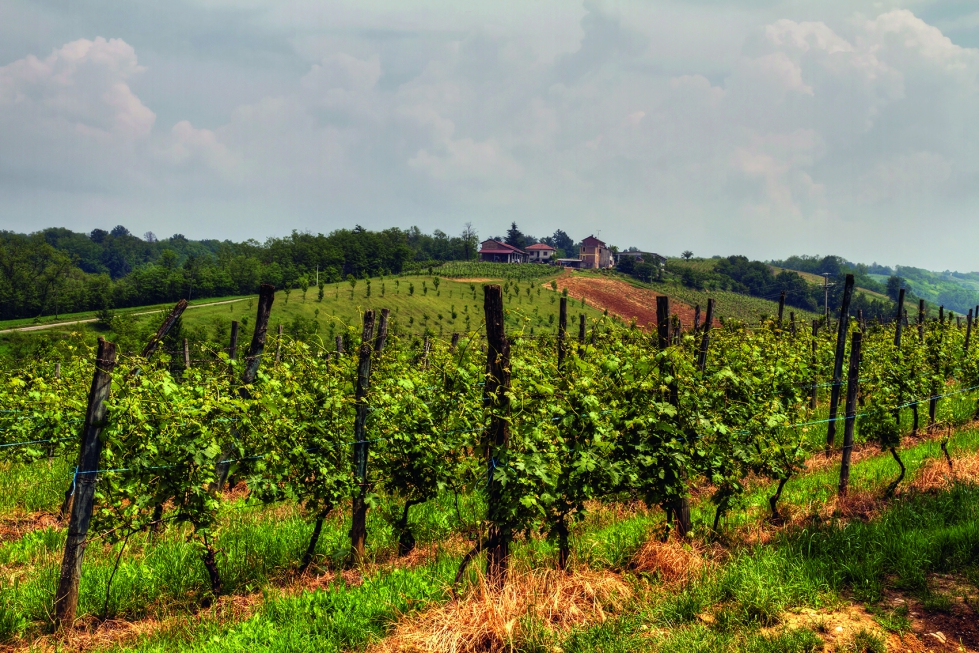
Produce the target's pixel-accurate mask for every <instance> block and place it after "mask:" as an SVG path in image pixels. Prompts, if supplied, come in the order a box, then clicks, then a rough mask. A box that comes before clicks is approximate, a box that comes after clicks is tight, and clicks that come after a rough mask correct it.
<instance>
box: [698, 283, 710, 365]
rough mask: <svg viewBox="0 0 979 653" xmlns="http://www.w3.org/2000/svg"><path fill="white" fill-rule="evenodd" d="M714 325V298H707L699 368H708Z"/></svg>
mask: <svg viewBox="0 0 979 653" xmlns="http://www.w3.org/2000/svg"><path fill="white" fill-rule="evenodd" d="M713 326H714V300H713V299H708V300H707V315H706V319H705V320H704V334H703V336H702V337H701V338H700V352H699V353H698V355H697V369H699V370H700V371H701V372H703V371H704V370H706V369H707V348H708V347H709V346H710V330H711V327H713Z"/></svg>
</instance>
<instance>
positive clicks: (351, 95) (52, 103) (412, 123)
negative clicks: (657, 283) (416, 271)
mask: <svg viewBox="0 0 979 653" xmlns="http://www.w3.org/2000/svg"><path fill="white" fill-rule="evenodd" d="M291 6H292V5H291ZM834 7H835V5H833V6H830V5H812V6H811V7H809V8H808V9H807V10H806V11H805V14H806V15H804V16H803V15H795V14H794V12H797V11H801V10H799V9H798V8H797V7H794V6H789V5H778V4H776V5H765V6H764V7H754V8H744V7H739V6H737V5H733V4H727V5H724V6H723V7H718V6H714V5H711V7H705V6H703V5H700V4H695V3H694V4H680V3H674V4H665V3H655V4H652V5H646V4H635V5H628V4H625V5H616V6H615V7H614V8H610V7H609V6H606V5H603V4H600V3H597V2H595V3H592V2H588V3H585V4H584V5H577V6H573V5H567V4H566V3H556V4H552V5H547V6H546V7H544V6H543V5H541V6H537V5H534V6H533V7H530V6H525V5H515V6H512V7H509V8H507V7H506V6H500V7H481V8H480V9H479V10H478V15H474V14H470V13H467V12H466V11H461V10H455V9H447V8H444V7H441V8H440V7H436V6H434V5H433V6H431V7H427V6H422V5H418V6H414V5H412V7H399V8H390V7H389V8H386V9H384V8H379V5H378V6H375V5H373V4H367V5H357V6H354V5H350V6H342V7H339V8H337V9H336V11H331V12H325V13H324V12H323V9H322V8H321V7H319V6H318V5H316V4H314V3H309V4H305V3H298V4H296V5H294V6H292V8H293V10H292V11H285V10H284V9H283V8H282V7H281V6H278V7H271V6H269V5H264V4H262V3H254V4H253V5H250V6H249V7H248V8H247V9H241V10H240V11H239V10H237V9H236V8H235V5H234V4H233V3H218V4H217V5H215V4H213V3H210V4H208V3H204V5H202V6H198V5H194V4H193V3H191V4H190V5H188V11H191V12H194V11H197V12H201V15H202V16H204V18H202V19H201V21H200V24H202V25H208V26H215V25H219V24H221V22H220V21H217V20H216V19H215V16H216V15H217V14H215V13H214V12H221V14H220V15H221V16H224V15H225V14H227V15H228V16H229V17H230V18H229V23H228V24H229V25H233V26H235V27H234V29H231V28H229V31H228V32H227V33H222V34H221V35H220V39H218V41H219V42H220V43H222V44H224V47H223V49H222V50H221V52H222V53H223V54H221V56H222V57H224V58H222V59H221V66H216V65H211V64H213V61H212V60H207V57H208V56H211V54H210V53H211V52H212V50H216V46H215V47H214V48H211V49H206V48H202V50H201V51H200V52H193V53H191V54H188V50H187V44H186V43H183V44H181V47H180V49H179V53H177V54H174V53H168V52H167V51H165V48H163V46H162V45H161V44H160V42H159V41H152V43H153V47H152V48H147V49H146V50H147V54H145V55H144V49H142V48H141V47H140V46H139V44H136V47H135V48H134V47H133V46H131V45H130V44H129V43H128V42H127V41H123V40H120V39H108V40H107V39H105V38H101V37H98V38H94V40H87V39H75V40H69V39H66V41H67V42H66V43H65V44H64V45H61V44H59V45H58V47H57V48H55V49H54V51H53V52H52V53H51V54H50V55H49V56H47V57H45V58H43V59H39V58H37V57H35V56H33V55H21V56H19V57H18V58H16V59H14V60H12V62H11V63H9V64H7V65H5V66H3V67H0V172H2V173H3V174H2V179H0V190H2V192H3V193H6V195H3V196H2V197H0V200H3V199H4V198H7V199H10V198H12V197H13V198H15V199H16V194H17V193H18V192H20V191H21V190H22V189H23V188H27V187H38V186H42V185H43V186H47V187H49V188H50V189H51V190H49V191H46V192H51V193H54V192H55V191H56V192H57V193H58V194H59V196H62V197H63V196H64V195H65V193H69V195H70V193H71V192H73V191H72V189H73V188H78V189H80V190H79V191H78V192H91V191H92V189H97V190H98V192H100V193H102V197H103V198H106V201H105V202H104V203H103V206H105V205H106V204H109V203H110V202H109V200H110V199H111V201H112V202H117V203H118V205H119V206H120V207H121V208H120V209H119V210H120V212H125V213H126V214H130V215H141V214H142V213H141V212H152V214H153V215H154V216H164V217H165V216H167V215H168V213H167V211H168V207H174V208H173V210H172V213H173V214H174V215H179V216H181V217H180V218H174V219H175V220H179V219H185V220H187V221H188V224H187V225H182V224H178V225H176V226H175V227H174V229H175V230H176V229H180V230H184V231H187V232H190V233H193V228H194V227H198V228H203V227H201V225H213V229H215V230H216V231H220V230H221V229H222V227H227V226H229V225H230V226H233V227H234V228H235V229H238V230H239V231H242V232H247V235H249V236H255V237H262V236H265V235H267V234H268V231H269V229H270V227H269V226H268V223H267V222H263V221H261V220H257V219H256V220H255V221H254V222H253V223H246V222H243V221H242V220H241V219H240V215H242V211H243V207H246V208H247V211H248V212H249V213H254V214H256V215H258V214H262V212H269V213H274V214H275V215H276V216H277V221H276V223H277V226H276V228H279V227H281V230H282V231H288V230H289V229H291V228H300V229H302V228H310V229H318V230H329V229H330V228H334V227H339V226H346V225H349V224H350V223H352V222H353V221H357V222H359V223H361V224H365V225H367V226H372V227H382V226H389V225H391V224H401V225H402V226H406V225H407V224H411V223H418V224H419V225H420V226H422V227H423V228H428V229H431V228H436V227H438V228H442V229H443V230H446V231H451V230H452V223H453V221H455V222H459V221H460V216H465V218H466V219H465V220H461V221H462V222H465V221H468V220H470V219H471V220H473V221H474V222H476V224H477V226H479V227H480V228H481V229H482V230H483V232H484V233H487V232H490V231H498V229H499V224H501V223H509V221H510V220H513V219H516V220H518V221H519V222H520V223H521V227H522V228H524V230H525V231H529V232H531V233H544V232H551V231H553V230H554V229H555V228H561V229H565V230H566V231H569V233H572V235H573V234H574V233H578V232H579V231H580V232H582V233H586V232H589V231H593V230H594V228H595V223H596V222H601V224H602V228H603V234H605V235H608V236H609V238H610V239H611V240H612V242H615V243H617V244H620V245H623V246H627V245H632V244H635V245H638V246H640V247H647V248H654V249H657V250H663V251H666V252H669V251H681V250H683V249H688V248H689V249H693V250H694V251H696V252H698V253H707V252H709V251H711V250H713V251H717V252H718V253H722V252H743V253H747V254H749V255H752V256H768V257H773V256H781V255H783V254H787V253H791V252H798V251H806V250H809V251H811V250H814V249H819V250H820V251H824V252H826V251H830V250H834V251H835V249H834V248H836V247H838V245H839V239H838V237H837V235H838V229H839V228H841V225H854V224H856V225H859V226H860V229H862V230H863V233H867V234H874V233H886V232H889V231H890V228H891V227H893V226H895V225H896V226H899V227H902V228H906V229H914V228H920V227H921V226H922V225H923V224H924V218H922V217H921V214H922V211H923V209H924V208H925V207H927V209H928V215H929V216H930V217H929V220H931V221H932V222H933V221H934V220H935V219H939V220H940V219H941V216H943V215H948V216H959V215H963V214H964V213H967V212H968V211H969V210H975V209H979V147H977V146H979V123H977V122H976V120H975V116H976V115H979V84H977V79H979V51H977V50H976V49H973V48H966V47H962V46H960V45H958V44H956V43H955V42H953V40H951V39H950V38H948V36H947V35H946V34H943V32H942V31H941V30H940V29H938V28H937V27H936V26H935V25H934V24H930V23H929V22H927V21H926V20H924V19H923V17H922V15H918V14H916V13H912V12H911V11H908V10H905V9H895V10H891V11H876V12H868V11H867V7H871V5H861V6H860V7H858V8H856V9H853V11H854V12H857V11H863V13H860V14H857V13H854V14H853V15H841V14H839V13H838V12H837V9H834ZM236 11H237V12H238V13H235V12H236ZM847 11H850V9H847ZM293 14H295V15H293ZM814 16H815V17H820V16H822V17H823V19H822V20H819V19H814ZM193 23H194V20H193V16H192V15H191V16H189V17H188V16H185V17H183V18H182V19H181V23H180V25H182V26H183V27H182V29H185V30H187V31H189V32H191V33H193V34H197V32H194V28H193ZM300 27H302V28H303V29H302V30H299V31H300V32H301V33H302V36H299V37H288V38H287V37H285V36H282V35H283V34H293V35H294V34H296V33H297V30H298V28H300ZM209 29H210V27H209ZM214 29H217V28H216V27H215V28H214ZM237 30H241V33H242V34H245V35H247V39H254V40H255V42H256V43H260V44H261V48H260V50H261V52H260V53H259V54H256V55H255V56H254V58H249V55H248V47H247V43H246V42H245V41H246V40H247V39H245V38H244V37H242V39H241V40H237V41H236V40H235V38H236V37H235V34H236V33H237ZM167 33H169V32H167ZM188 38H189V37H188ZM194 38H203V36H201V35H199V34H197V36H195V37H194ZM288 39H291V40H288ZM190 40H191V41H193V39H190ZM161 48H162V49H161ZM137 50H138V51H139V53H140V58H141V60H142V61H144V62H145V61H154V62H162V63H161V65H163V64H165V66H166V70H167V72H166V75H165V82H166V84H171V85H176V86H173V88H169V92H168V89H165V88H162V87H158V86H156V85H155V84H157V83H160V84H162V83H163V82H161V81H160V80H161V79H163V77H160V76H156V77H155V76H154V75H155V73H154V68H153V66H152V65H148V66H147V67H146V68H145V69H144V67H143V65H141V64H140V62H139V61H137ZM289 52H291V54H284V53H289ZM227 53H233V54H234V56H233V57H232V56H230V55H228V54H227ZM178 55H179V56H178ZM213 56H217V55H213ZM204 60H206V61H204ZM202 61H203V63H202ZM226 70H233V74H232V73H228V81H227V83H226V84H222V81H221V75H222V74H223V71H226ZM178 72H180V74H177V73H178ZM249 75H253V76H254V80H255V81H254V83H252V84H243V83H241V79H247V78H248V76H249ZM232 77H233V79H232ZM182 80H187V81H186V87H181V86H179V84H180V83H182ZM268 80H274V84H273V83H271V82H269V81H268ZM224 92H228V93H232V92H233V95H234V97H235V98H241V99H240V100H237V99H236V100H235V102H234V103H233V104H230V106H233V107H234V108H233V109H231V108H225V109H221V110H220V111H219V110H217V109H215V107H226V106H228V105H229V100H227V99H226V98H225V97H224V95H223V93H224ZM150 97H152V98H153V101H152V102H151V101H149V100H147V99H146V98H150ZM168 97H175V98H179V99H180V101H179V102H178V101H176V100H174V101H172V102H171V103H169V104H168V102H169V101H168V100H167V98H168ZM141 98H142V99H141ZM188 98H189V99H188ZM198 106H199V107H200V110H199V111H195V107H198ZM151 107H152V108H151ZM157 114H159V116H161V117H160V118H157ZM163 116H167V117H166V118H165V119H164V118H163ZM46 197H48V196H46V195H44V194H43V193H42V192H41V191H36V192H34V194H33V195H32V196H31V199H30V202H32V203H33V204H31V205H32V206H46V205H45V202H46V201H48V200H47V199H45V198H46ZM50 202H51V204H50V206H55V201H54V200H50ZM27 205H28V203H27V201H26V200H24V201H22V202H21V203H20V204H18V203H17V201H13V202H7V203H6V204H4V206H6V207H7V208H6V209H5V211H7V213H5V214H3V215H0V220H6V222H4V224H3V226H4V227H7V228H22V229H23V228H25V227H23V226H20V227H17V224H16V223H17V220H18V219H20V218H19V217H18V216H23V215H27V213H23V212H21V213H16V212H15V209H12V208H10V207H16V206H27ZM195 207H199V208H195ZM898 209H900V210H898ZM16 211H23V209H16ZM91 215H92V216H98V213H97V212H94V213H92V214H91ZM183 216H186V217H183ZM934 216H939V217H938V218H935V217H934ZM92 219H94V217H93V218H92ZM154 219H162V218H159V217H156V218H154ZM949 219H950V220H951V219H952V218H951V217H949ZM956 219H957V218H956ZM665 224H668V225H670V229H669V230H664V229H663V228H662V227H663V225H665ZM929 224H931V223H929ZM131 228H133V230H134V231H141V230H145V229H154V230H156V231H163V232H165V231H168V230H169V228H162V227H160V226H158V225H156V224H155V223H147V224H135V223H133V224H132V226H131ZM972 229H973V228H972V227H969V230H967V232H965V233H964V234H963V233H960V234H959V235H958V236H957V237H955V238H951V237H949V238H948V240H947V242H937V240H936V243H935V247H936V249H937V248H941V249H942V254H941V255H939V254H937V253H936V254H935V258H936V259H938V258H940V256H941V258H942V260H950V259H951V260H954V258H955V257H959V260H961V261H971V256H972V254H971V252H969V251H968V247H967V246H966V245H965V244H964V243H967V242H969V240H970V239H969V238H968V236H969V235H975V236H979V227H977V228H975V231H973V230H972ZM201 235H214V234H213V233H208V234H204V233H202V234H201ZM943 237H944V236H943V235H942V234H938V236H937V239H938V240H940V239H941V238H943ZM883 246H886V247H887V248H888V252H889V253H895V254H900V253H901V252H906V253H907V255H908V257H909V258H908V259H906V260H907V262H911V263H919V264H924V263H923V261H922V260H921V259H922V257H925V256H928V254H922V253H921V252H920V248H918V247H914V246H912V244H907V243H905V242H904V241H903V240H901V239H895V240H893V241H882V240H879V239H878V240H877V241H875V242H869V241H868V242H867V243H862V244H861V243H858V244H857V245H855V246H854V247H860V248H863V249H862V250H860V251H866V252H868V253H867V254H866V255H865V256H864V258H867V259H873V258H877V259H880V258H881V257H882V254H880V253H878V251H877V248H878V247H883ZM902 248H905V249H903V250H902ZM842 253H844V254H845V255H853V256H857V255H859V251H855V252H842ZM962 265H963V267H964V266H965V265H967V264H966V263H963V264H962ZM942 266H943V269H944V267H947V266H948V264H947V263H942Z"/></svg>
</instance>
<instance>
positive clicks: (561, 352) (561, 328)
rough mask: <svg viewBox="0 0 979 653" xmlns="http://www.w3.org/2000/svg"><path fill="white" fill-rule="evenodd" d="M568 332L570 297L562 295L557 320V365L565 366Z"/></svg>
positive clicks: (559, 366)
mask: <svg viewBox="0 0 979 653" xmlns="http://www.w3.org/2000/svg"><path fill="white" fill-rule="evenodd" d="M567 334H568V298H567V297H561V309H560V311H559V312H558V320H557V366H558V368H563V367H564V357H565V355H566V353H567V352H566V351H565V350H566V348H567Z"/></svg>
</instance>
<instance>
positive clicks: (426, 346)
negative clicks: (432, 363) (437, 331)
mask: <svg viewBox="0 0 979 653" xmlns="http://www.w3.org/2000/svg"><path fill="white" fill-rule="evenodd" d="M430 351H432V339H431V338H429V337H428V336H425V340H424V341H422V360H421V364H422V369H424V370H427V369H428V353H429V352H430Z"/></svg>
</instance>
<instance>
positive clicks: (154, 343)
mask: <svg viewBox="0 0 979 653" xmlns="http://www.w3.org/2000/svg"><path fill="white" fill-rule="evenodd" d="M186 308H187V300H186V299H181V300H180V301H179V302H177V305H176V306H174V307H173V309H172V310H171V311H170V313H169V314H168V315H167V316H166V317H165V318H164V319H163V324H161V325H160V328H159V329H157V330H156V334H155V335H154V336H153V337H152V338H150V341H149V342H147V343H146V346H145V347H143V351H142V353H141V354H140V355H141V356H142V357H143V358H149V357H150V356H152V355H153V352H155V351H156V348H157V347H159V346H160V343H161V342H162V341H163V338H164V336H166V335H167V333H169V331H170V329H171V328H173V325H174V324H176V322H177V320H179V319H180V316H181V315H183V313H184V310H185V309H186Z"/></svg>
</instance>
